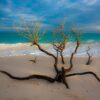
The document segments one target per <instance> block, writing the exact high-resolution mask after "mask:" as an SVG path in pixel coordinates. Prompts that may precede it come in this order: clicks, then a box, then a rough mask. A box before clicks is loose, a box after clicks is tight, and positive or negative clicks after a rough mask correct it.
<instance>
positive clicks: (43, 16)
mask: <svg viewBox="0 0 100 100" xmlns="http://www.w3.org/2000/svg"><path fill="white" fill-rule="evenodd" d="M24 21H25V22H27V23H28V24H31V23H35V22H40V23H41V25H42V27H44V28H45V29H49V28H51V27H53V26H55V25H56V24H58V23H61V22H63V21H66V23H67V25H68V27H69V26H75V25H77V26H78V27H79V28H80V29H82V30H85V31H87V32H99V31H100V0H0V30H13V26H14V25H15V26H14V27H16V28H18V29H22V27H21V24H22V23H23V22H24Z"/></svg>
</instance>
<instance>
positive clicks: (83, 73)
mask: <svg viewBox="0 0 100 100" xmlns="http://www.w3.org/2000/svg"><path fill="white" fill-rule="evenodd" d="M86 74H90V75H93V76H94V77H95V78H96V79H97V80H98V81H99V82H100V78H99V77H98V76H97V75H96V74H95V73H94V72H91V71H88V72H81V73H73V74H68V75H66V77H71V76H76V75H86Z"/></svg>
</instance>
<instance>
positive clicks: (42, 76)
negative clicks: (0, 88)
mask: <svg viewBox="0 0 100 100" xmlns="http://www.w3.org/2000/svg"><path fill="white" fill-rule="evenodd" d="M0 72H1V73H3V74H5V75H7V76H9V77H10V78H11V79H15V80H30V79H35V78H37V79H43V80H46V81H49V82H51V83H53V82H55V79H53V78H51V77H48V76H45V75H29V76H26V77H16V76H13V75H11V74H10V73H8V72H6V71H0Z"/></svg>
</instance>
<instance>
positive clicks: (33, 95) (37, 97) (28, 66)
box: [0, 55, 100, 100]
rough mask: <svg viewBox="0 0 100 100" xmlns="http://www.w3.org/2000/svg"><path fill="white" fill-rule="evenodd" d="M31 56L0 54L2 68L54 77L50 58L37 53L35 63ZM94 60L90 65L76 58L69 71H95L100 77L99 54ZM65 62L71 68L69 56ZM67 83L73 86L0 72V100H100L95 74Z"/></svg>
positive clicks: (98, 84) (15, 73) (0, 68)
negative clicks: (4, 55) (23, 79)
mask: <svg viewBox="0 0 100 100" xmlns="http://www.w3.org/2000/svg"><path fill="white" fill-rule="evenodd" d="M32 59H34V57H33V56H30V55H26V56H12V57H0V70H4V71H7V72H10V73H11V74H12V75H14V76H19V77H25V76H28V75H32V74H42V75H47V76H51V77H54V76H55V71H54V68H53V63H54V61H53V59H52V58H51V57H46V56H43V57H42V56H36V63H33V62H31V61H29V60H32ZM92 60H93V61H92V63H91V65H85V63H86V61H87V58H86V57H80V58H79V57H76V58H75V59H74V68H73V69H72V71H71V72H70V73H74V72H84V71H93V72H95V73H96V74H97V75H98V76H99V77H100V72H99V71H100V57H93V58H92ZM65 62H66V64H65V66H64V67H68V66H69V58H65ZM60 67H61V64H59V68H60ZM67 82H68V84H69V87H70V89H66V87H65V86H64V85H63V84H60V83H57V82H55V83H49V82H47V81H45V80H39V79H33V80H27V81H18V80H13V79H10V78H9V77H8V76H6V75H4V74H2V73H0V100H100V82H98V81H97V80H96V79H95V78H94V76H92V75H84V76H74V77H70V78H67Z"/></svg>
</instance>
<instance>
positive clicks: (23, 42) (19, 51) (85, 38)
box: [0, 31, 100, 57]
mask: <svg viewBox="0 0 100 100" xmlns="http://www.w3.org/2000/svg"><path fill="white" fill-rule="evenodd" d="M41 37H42V38H41V40H40V41H39V42H40V44H42V46H43V47H44V48H45V49H46V50H48V51H50V52H52V53H54V54H55V51H54V50H53V48H52V45H50V43H51V42H52V40H53V38H52V34H51V33H50V32H49V33H46V34H45V35H44V36H41ZM56 38H57V39H59V40H60V39H61V38H60V36H59V35H58V36H57V37H56ZM30 45H31V43H30V41H29V40H28V39H27V38H24V36H21V35H20V34H19V33H17V32H10V31H9V32H8V31H0V57H4V56H18V55H43V56H44V54H43V53H41V52H40V51H39V50H37V49H36V48H34V47H31V46H30ZM88 46H89V47H90V48H91V49H90V53H91V55H92V56H100V34H99V33H84V34H82V35H81V45H80V48H79V50H78V53H77V56H87V54H86V50H87V49H88ZM74 48H75V42H74V41H73V38H72V39H71V40H69V42H68V43H67V45H66V49H65V51H64V56H70V54H71V53H72V52H73V50H74Z"/></svg>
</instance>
